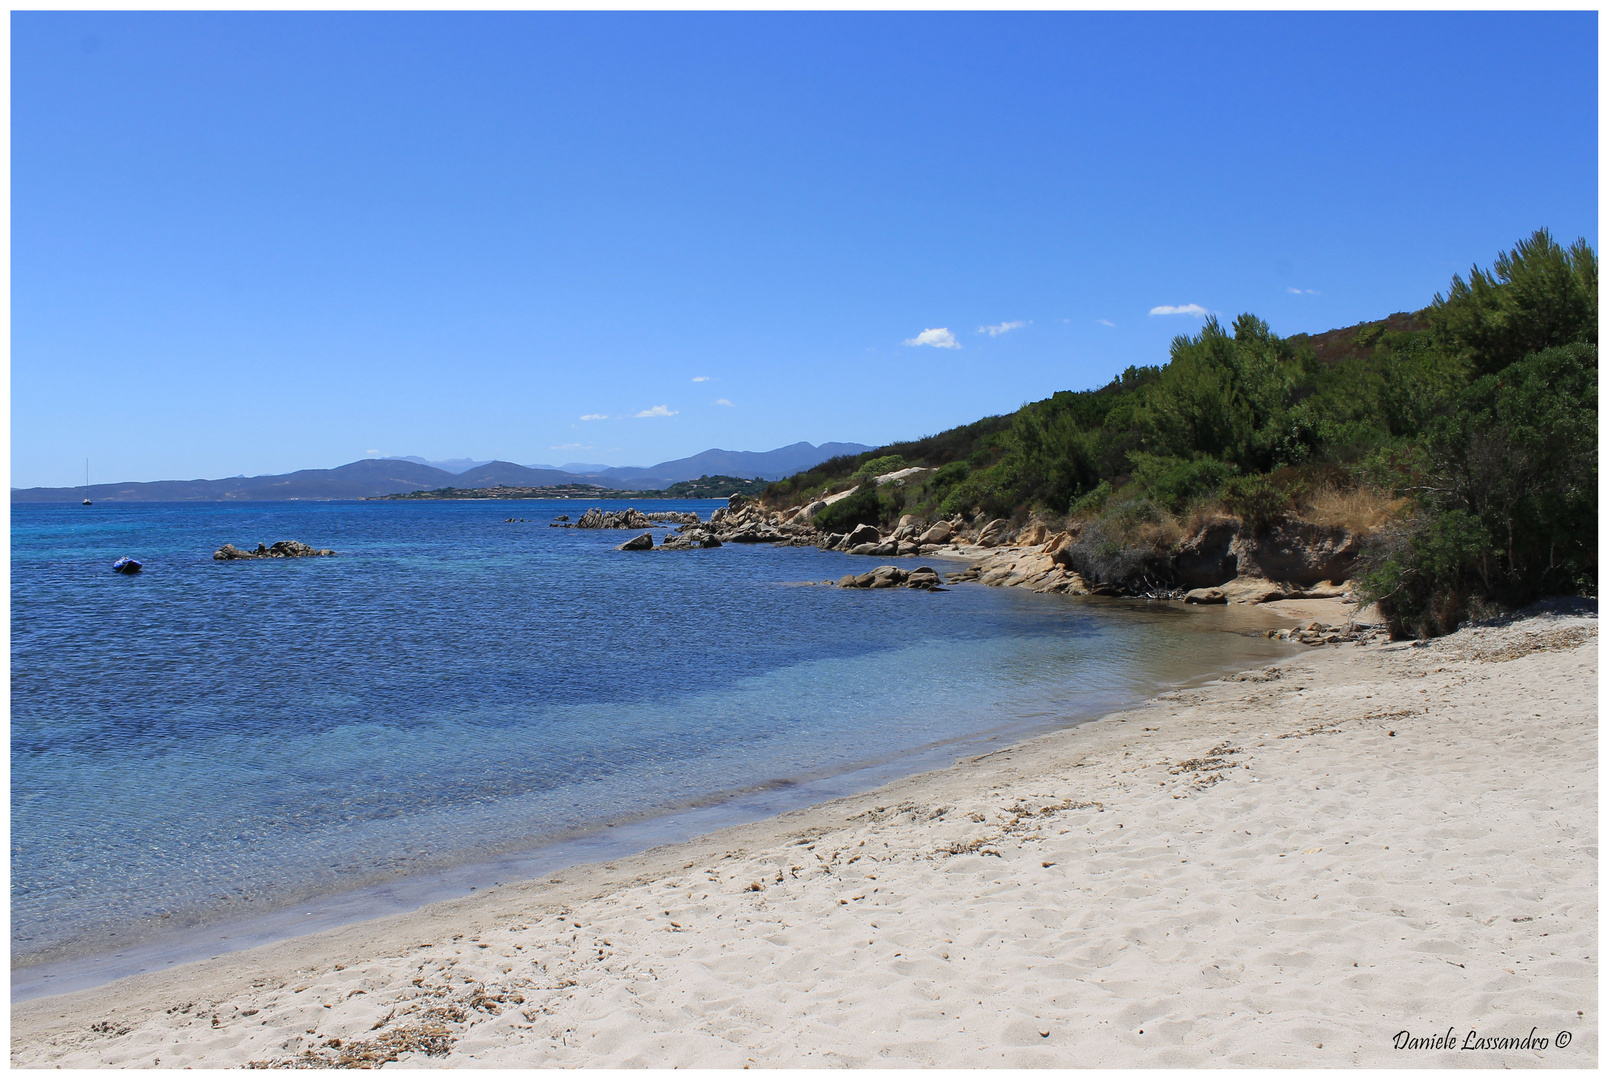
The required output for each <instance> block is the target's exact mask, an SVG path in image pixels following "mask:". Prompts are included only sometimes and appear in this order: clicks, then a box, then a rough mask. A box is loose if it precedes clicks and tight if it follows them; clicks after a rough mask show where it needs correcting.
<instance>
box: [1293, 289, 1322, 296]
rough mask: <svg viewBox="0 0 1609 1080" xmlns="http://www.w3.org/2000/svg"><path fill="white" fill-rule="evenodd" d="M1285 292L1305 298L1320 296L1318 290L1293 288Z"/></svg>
mask: <svg viewBox="0 0 1609 1080" xmlns="http://www.w3.org/2000/svg"><path fill="white" fill-rule="evenodd" d="M1285 291H1286V292H1288V293H1295V294H1296V295H1297V296H1304V295H1305V296H1317V295H1318V290H1317V289H1292V288H1289V287H1287V288H1286V289H1285Z"/></svg>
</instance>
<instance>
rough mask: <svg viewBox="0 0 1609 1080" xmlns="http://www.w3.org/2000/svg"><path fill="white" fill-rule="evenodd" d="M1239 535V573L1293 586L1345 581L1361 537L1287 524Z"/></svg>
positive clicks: (1340, 530) (1299, 523)
mask: <svg viewBox="0 0 1609 1080" xmlns="http://www.w3.org/2000/svg"><path fill="white" fill-rule="evenodd" d="M1248 533H1249V530H1246V529H1242V530H1241V533H1240V535H1239V548H1238V551H1237V552H1236V553H1237V555H1238V556H1239V562H1240V572H1241V573H1242V574H1247V573H1252V574H1257V575H1259V576H1261V577H1265V578H1269V579H1270V580H1273V581H1283V582H1288V583H1289V584H1292V585H1297V586H1304V587H1306V586H1314V585H1318V584H1319V583H1321V582H1325V581H1329V582H1341V581H1345V580H1346V578H1347V577H1348V575H1350V574H1351V572H1352V565H1353V563H1355V562H1356V561H1357V557H1358V552H1359V551H1360V550H1361V548H1362V545H1363V537H1362V536H1360V535H1358V534H1357V533H1353V532H1348V531H1347V530H1346V529H1343V528H1339V527H1325V526H1322V525H1309V524H1308V523H1307V522H1305V521H1287V522H1281V523H1280V524H1278V525H1274V526H1272V527H1270V528H1269V529H1267V530H1265V531H1263V532H1260V533H1255V534H1250V535H1248Z"/></svg>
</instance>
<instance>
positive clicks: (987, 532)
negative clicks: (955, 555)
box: [978, 518, 1011, 547]
mask: <svg viewBox="0 0 1609 1080" xmlns="http://www.w3.org/2000/svg"><path fill="white" fill-rule="evenodd" d="M1010 531H1011V522H1009V521H1007V520H1006V519H1005V518H995V519H994V520H993V521H991V522H989V524H987V525H985V526H984V527H983V531H982V532H981V533H979V534H978V544H979V545H980V546H981V547H998V546H999V545H1001V544H1004V543H1005V542H1006V536H1007V535H1008V534H1009V533H1010Z"/></svg>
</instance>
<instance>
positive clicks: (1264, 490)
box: [1218, 473, 1291, 532]
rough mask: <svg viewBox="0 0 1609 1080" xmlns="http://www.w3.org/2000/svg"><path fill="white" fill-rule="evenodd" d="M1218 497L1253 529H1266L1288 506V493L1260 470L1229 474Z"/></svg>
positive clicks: (1288, 508) (1278, 518)
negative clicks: (1250, 473)
mask: <svg viewBox="0 0 1609 1080" xmlns="http://www.w3.org/2000/svg"><path fill="white" fill-rule="evenodd" d="M1218 500H1219V501H1220V502H1221V503H1222V504H1223V507H1224V509H1225V510H1228V511H1229V512H1230V513H1231V514H1234V515H1236V516H1238V517H1239V518H1240V519H1241V520H1242V521H1244V522H1245V523H1246V524H1247V525H1250V526H1251V527H1252V530H1253V531H1255V532H1261V531H1262V530H1263V529H1266V528H1268V526H1270V525H1272V524H1274V522H1276V521H1278V520H1280V518H1282V517H1283V516H1284V515H1285V513H1286V512H1287V511H1288V510H1290V508H1291V492H1290V491H1289V490H1288V489H1287V488H1286V487H1284V486H1283V485H1281V484H1279V483H1277V482H1276V481H1275V480H1274V479H1273V477H1270V476H1268V475H1266V474H1261V473H1258V474H1253V475H1251V476H1232V477H1230V478H1229V479H1228V480H1226V481H1224V485H1223V487H1222V488H1220V489H1219V492H1218Z"/></svg>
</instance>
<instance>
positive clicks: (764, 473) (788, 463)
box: [582, 442, 872, 488]
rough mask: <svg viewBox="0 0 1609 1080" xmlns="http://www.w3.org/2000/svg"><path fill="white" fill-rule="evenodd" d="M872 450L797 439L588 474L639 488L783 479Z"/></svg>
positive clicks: (598, 479)
mask: <svg viewBox="0 0 1609 1080" xmlns="http://www.w3.org/2000/svg"><path fill="white" fill-rule="evenodd" d="M870 449H872V448H871V447H870V446H864V445H862V444H860V443H831V442H830V443H822V444H821V445H820V446H815V445H812V444H811V443H807V442H797V443H794V444H793V445H792V446H783V447H779V448H778V449H776V450H767V451H765V452H763V453H757V452H755V451H752V450H706V451H704V452H703V453H702V454H694V455H693V456H692V457H685V458H677V459H676V460H675V461H661V462H660V463H659V464H658V465H650V466H648V467H646V468H636V467H630V466H627V467H622V468H615V469H603V470H601V471H599V472H595V473H586V474H582V475H587V476H591V477H594V478H595V481H596V482H597V483H607V482H613V483H611V485H610V486H613V487H625V486H628V485H629V486H631V487H636V488H663V487H669V486H670V485H671V484H674V483H677V482H678V481H681V480H697V479H698V478H699V477H701V476H752V477H759V478H761V479H764V480H780V479H782V478H783V477H784V476H792V475H793V474H794V473H796V472H800V471H802V470H804V469H809V468H812V467H813V466H816V465H819V464H821V463H822V462H823V461H826V460H828V459H829V458H835V457H840V456H842V455H844V454H860V453H864V452H865V451H867V450H870Z"/></svg>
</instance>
